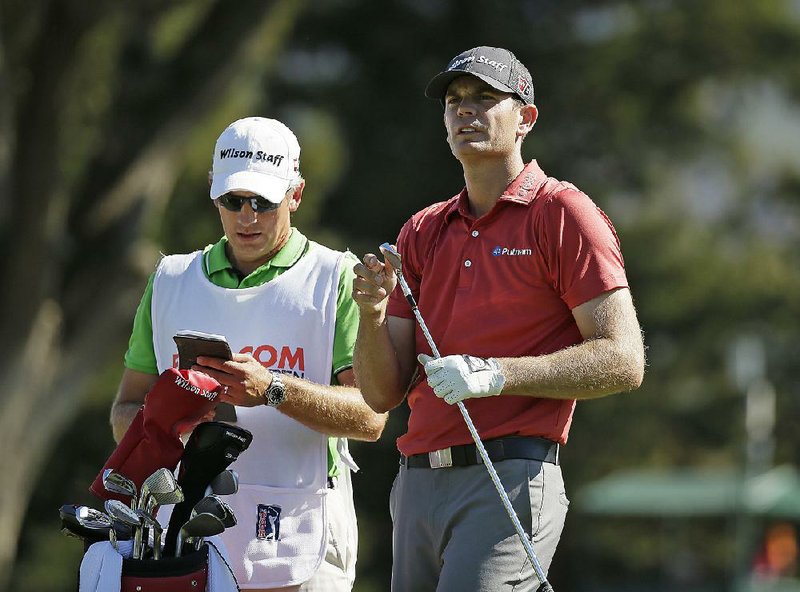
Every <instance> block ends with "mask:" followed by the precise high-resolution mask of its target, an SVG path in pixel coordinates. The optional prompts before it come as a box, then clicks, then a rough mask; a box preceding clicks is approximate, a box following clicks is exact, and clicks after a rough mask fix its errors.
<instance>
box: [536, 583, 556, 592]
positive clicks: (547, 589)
mask: <svg viewBox="0 0 800 592" xmlns="http://www.w3.org/2000/svg"><path fill="white" fill-rule="evenodd" d="M536 592H553V587H552V586H551V585H550V582H542V585H541V586H539V587H538V588H537V589H536Z"/></svg>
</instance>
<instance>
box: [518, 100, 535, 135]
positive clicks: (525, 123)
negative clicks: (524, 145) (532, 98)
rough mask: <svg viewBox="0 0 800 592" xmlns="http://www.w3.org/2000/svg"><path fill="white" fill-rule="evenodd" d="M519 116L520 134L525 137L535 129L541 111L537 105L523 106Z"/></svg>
mask: <svg viewBox="0 0 800 592" xmlns="http://www.w3.org/2000/svg"><path fill="white" fill-rule="evenodd" d="M519 115H520V118H519V126H518V133H519V135H521V136H523V137H524V136H526V135H528V132H530V131H531V130H532V129H533V126H534V124H535V123H536V119H537V118H538V117H539V110H538V109H537V108H536V105H523V106H522V107H520V108H519Z"/></svg>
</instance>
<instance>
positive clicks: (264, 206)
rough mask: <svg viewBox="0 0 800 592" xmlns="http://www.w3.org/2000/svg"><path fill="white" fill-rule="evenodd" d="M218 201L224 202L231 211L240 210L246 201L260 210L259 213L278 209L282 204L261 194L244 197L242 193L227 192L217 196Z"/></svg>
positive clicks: (255, 210)
mask: <svg viewBox="0 0 800 592" xmlns="http://www.w3.org/2000/svg"><path fill="white" fill-rule="evenodd" d="M217 201H219V203H221V204H222V207H223V208H225V209H226V210H229V211H231V212H240V211H241V210H242V206H244V204H245V202H247V203H249V204H250V207H251V208H253V211H254V212H258V213H259V214H262V213H264V212H271V211H272V210H277V209H278V208H279V207H280V206H281V204H280V203H272V202H271V201H267V200H266V199H264V198H263V197H261V196H260V195H259V196H257V197H242V196H240V195H233V194H232V193H226V194H224V195H220V196H219V197H218V198H217Z"/></svg>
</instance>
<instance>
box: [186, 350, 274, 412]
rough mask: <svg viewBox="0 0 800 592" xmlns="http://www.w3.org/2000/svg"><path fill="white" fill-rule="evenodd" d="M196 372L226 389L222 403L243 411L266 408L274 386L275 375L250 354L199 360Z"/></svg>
mask: <svg viewBox="0 0 800 592" xmlns="http://www.w3.org/2000/svg"><path fill="white" fill-rule="evenodd" d="M192 370H197V371H198V372H204V373H206V374H208V375H209V376H211V377H212V378H214V379H216V380H217V382H219V383H220V385H222V393H220V395H219V400H220V402H224V403H230V404H231V405H238V406H240V407H255V406H257V405H263V404H264V393H265V392H266V390H267V387H269V385H270V384H272V372H270V371H269V370H267V369H266V368H264V366H262V365H261V363H260V362H259V361H258V360H256V359H255V358H254V357H253V356H251V355H249V354H233V357H232V359H230V360H223V359H222V358H212V357H208V356H197V365H195V366H192Z"/></svg>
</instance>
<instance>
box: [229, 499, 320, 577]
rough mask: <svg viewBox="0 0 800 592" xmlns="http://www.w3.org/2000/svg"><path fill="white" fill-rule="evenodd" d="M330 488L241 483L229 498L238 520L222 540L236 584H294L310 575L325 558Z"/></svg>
mask: <svg viewBox="0 0 800 592" xmlns="http://www.w3.org/2000/svg"><path fill="white" fill-rule="evenodd" d="M327 493H328V490H327V489H321V490H315V489H286V488H281V487H265V486H262V485H244V484H241V485H240V486H239V492H238V493H237V494H236V495H233V496H230V498H229V500H228V501H229V502H230V505H231V507H232V508H233V511H234V513H235V515H236V518H237V521H238V522H237V524H236V526H234V527H233V528H229V529H227V530H226V531H225V532H224V534H223V535H222V540H223V541H224V543H225V547H226V548H227V550H228V554H229V556H230V558H231V560H232V563H233V572H234V574H235V575H236V579H237V580H238V581H239V584H240V585H242V586H244V587H248V588H277V587H283V586H294V585H297V584H301V583H302V582H305V581H306V580H308V579H310V578H311V577H312V576H313V575H314V573H315V572H316V571H317V569H318V568H319V566H320V564H321V563H322V560H323V558H324V557H325V549H326V545H327V542H328V541H327V536H328V526H327V524H328V515H327V504H326V496H327Z"/></svg>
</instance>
